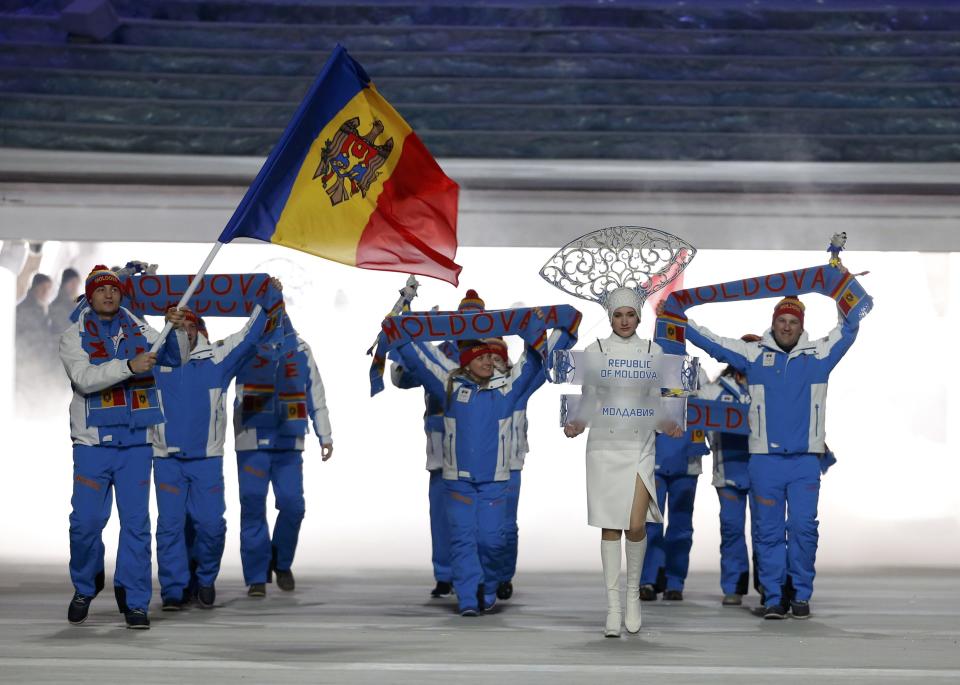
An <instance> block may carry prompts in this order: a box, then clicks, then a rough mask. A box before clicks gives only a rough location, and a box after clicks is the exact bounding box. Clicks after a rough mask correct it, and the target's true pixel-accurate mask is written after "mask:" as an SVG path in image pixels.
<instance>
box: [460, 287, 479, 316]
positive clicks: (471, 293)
mask: <svg viewBox="0 0 960 685" xmlns="http://www.w3.org/2000/svg"><path fill="white" fill-rule="evenodd" d="M484 307H485V304H484V302H483V300H481V299H480V296H479V295H477V291H476V290H473V289H472V288H471V289H470V290H468V291H467V294H466V295H464V297H463V299H462V300H460V306H459V307H457V311H458V312H471V311H477V312H482V311H483V309H484Z"/></svg>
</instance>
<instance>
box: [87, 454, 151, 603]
mask: <svg viewBox="0 0 960 685" xmlns="http://www.w3.org/2000/svg"><path fill="white" fill-rule="evenodd" d="M152 456H153V449H152V448H151V447H150V446H149V445H138V446H136V447H106V446H96V447H93V446H88V445H74V446H73V497H72V499H71V505H72V507H73V510H72V511H71V513H70V579H71V580H72V581H73V587H74V589H75V590H76V591H77V592H79V593H80V594H82V595H86V596H88V597H92V596H94V595H95V594H96V578H97V575H98V574H100V573H102V572H103V553H104V549H103V539H102V537H101V534H102V532H103V528H104V526H105V525H106V524H107V521H108V520H109V519H110V510H111V500H112V499H113V498H114V497H115V498H116V500H117V511H118V512H119V514H120V542H119V546H118V548H117V568H116V571H115V573H114V576H113V583H114V585H116V586H119V587H121V588H123V589H124V591H125V592H126V603H127V606H128V607H129V608H131V609H142V610H143V611H146V610H147V607H148V606H149V604H150V595H151V590H152V568H151V565H152V564H151V550H150V463H151V460H152Z"/></svg>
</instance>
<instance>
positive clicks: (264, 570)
mask: <svg viewBox="0 0 960 685" xmlns="http://www.w3.org/2000/svg"><path fill="white" fill-rule="evenodd" d="M237 474H238V475H237V479H238V481H239V483H240V561H241V563H242V564H243V580H244V582H245V583H246V584H247V585H253V584H255V583H265V582H267V575H268V573H269V570H270V561H271V559H274V563H275V565H276V566H275V568H277V569H279V570H281V571H289V570H290V567H291V566H293V557H294V555H295V554H296V551H297V541H298V540H299V538H300V524H301V522H302V521H303V517H304V514H305V512H306V503H305V501H304V498H303V453H302V452H300V451H299V450H242V451H239V452H237ZM271 484H272V485H273V497H274V501H275V505H276V508H277V512H278V513H277V520H276V522H275V523H274V526H273V537H272V539H271V537H270V529H269V527H268V525H267V488H268V486H270V485H271Z"/></svg>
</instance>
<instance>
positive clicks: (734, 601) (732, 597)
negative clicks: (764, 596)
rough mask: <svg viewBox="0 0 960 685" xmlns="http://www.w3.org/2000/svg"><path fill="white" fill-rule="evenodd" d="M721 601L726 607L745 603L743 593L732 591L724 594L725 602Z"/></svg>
mask: <svg viewBox="0 0 960 685" xmlns="http://www.w3.org/2000/svg"><path fill="white" fill-rule="evenodd" d="M721 603H722V604H723V606H725V607H738V606H740V605H741V604H743V595H739V594H737V593H735V592H731V593H730V594H729V595H724V596H723V602H721Z"/></svg>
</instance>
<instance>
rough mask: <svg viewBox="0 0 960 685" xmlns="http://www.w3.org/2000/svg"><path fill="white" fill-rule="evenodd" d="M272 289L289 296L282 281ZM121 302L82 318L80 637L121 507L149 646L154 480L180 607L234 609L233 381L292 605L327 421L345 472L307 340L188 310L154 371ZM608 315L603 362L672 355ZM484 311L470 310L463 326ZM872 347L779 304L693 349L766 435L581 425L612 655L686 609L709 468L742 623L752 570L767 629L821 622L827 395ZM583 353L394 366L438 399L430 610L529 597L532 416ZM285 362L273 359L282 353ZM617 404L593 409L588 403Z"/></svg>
mask: <svg viewBox="0 0 960 685" xmlns="http://www.w3.org/2000/svg"><path fill="white" fill-rule="evenodd" d="M274 286H275V287H276V288H277V289H280V288H281V285H280V283H279V282H278V281H275V280H274ZM122 300H123V294H122V289H121V282H120V280H119V278H118V276H117V275H116V274H115V273H114V272H113V271H111V270H109V269H107V268H105V267H103V266H97V267H95V268H94V269H93V270H92V271H91V273H90V274H89V275H88V276H87V278H86V282H85V293H84V302H85V306H84V307H82V308H80V309H79V315H78V317H77V320H76V323H75V324H72V325H71V326H70V327H69V328H68V329H67V330H66V331H64V332H63V334H62V336H61V339H60V357H61V360H62V361H63V364H64V367H65V369H66V371H67V375H68V376H69V378H70V382H71V385H72V387H73V391H74V395H73V399H72V402H71V406H70V420H71V437H72V440H73V463H74V478H73V499H72V507H73V510H72V513H71V516H70V575H71V579H72V581H73V585H74V596H73V598H72V599H71V601H70V605H69V609H68V619H69V621H70V622H71V623H74V624H80V623H83V622H84V620H86V618H87V614H88V611H89V608H90V603H91V601H92V600H93V599H94V598H95V597H96V596H97V594H98V593H99V592H100V591H101V590H102V589H103V587H104V584H105V574H104V546H103V542H102V539H101V533H102V530H103V528H104V526H105V525H106V522H107V520H108V519H109V517H110V514H111V510H112V503H113V499H116V501H117V509H118V512H119V517H120V541H119V546H118V552H117V566H116V571H115V573H114V577H113V585H114V591H115V596H116V600H117V605H118V608H119V610H120V612H121V613H123V615H124V618H125V621H126V625H127V626H128V627H130V628H141V629H142V628H148V627H149V625H150V620H149V614H148V609H149V604H150V600H151V593H152V573H151V569H152V557H151V552H152V540H151V525H150V517H149V499H150V491H151V487H150V482H151V472H152V476H153V482H154V484H155V491H156V501H157V508H158V520H157V527H156V549H157V562H158V576H159V583H160V594H161V608H162V610H164V611H179V610H181V609H183V608H185V606H187V605H188V604H194V605H196V606H199V607H201V608H212V607H213V606H214V605H215V601H216V591H215V581H216V579H217V575H218V573H219V569H220V560H221V556H222V553H223V547H224V538H225V533H226V524H225V521H224V511H225V499H224V486H223V483H224V481H223V455H224V439H225V433H226V426H227V420H226V407H225V404H226V394H227V389H228V387H229V385H230V384H231V383H232V382H234V380H235V379H236V396H237V399H236V402H235V406H234V416H233V424H234V436H235V441H236V450H237V468H238V478H239V484H240V504H241V557H242V562H243V574H244V580H245V584H246V585H247V587H248V590H247V594H248V595H249V596H250V597H253V598H257V597H263V596H265V594H266V585H267V583H268V582H270V581H271V580H272V579H273V577H274V576H275V577H276V583H277V586H278V587H279V588H280V589H281V590H284V591H292V590H294V588H295V582H294V578H293V573H292V570H291V567H292V564H293V559H294V553H295V550H296V546H297V541H298V535H299V529H300V523H301V521H302V519H303V516H304V511H305V505H304V496H303V476H302V463H303V461H302V451H303V449H304V435H305V432H306V430H307V420H308V418H309V420H312V422H313V426H314V431H315V434H316V436H317V438H319V440H320V443H321V445H322V454H323V458H324V460H326V459H327V458H329V457H330V456H331V455H332V451H333V442H332V431H331V428H330V422H329V418H328V413H327V408H326V401H325V397H324V389H323V383H322V380H321V379H320V374H319V372H318V370H317V367H316V364H315V362H314V360H313V357H312V355H311V354H310V348H309V346H308V345H307V344H306V343H305V342H304V341H303V340H301V339H300V338H299V337H298V336H296V334H290V335H286V336H283V340H282V341H281V342H279V343H278V342H276V331H275V330H274V328H275V325H276V323H275V317H271V316H270V313H269V312H267V311H265V310H264V309H263V307H261V306H259V305H258V306H256V307H254V309H253V311H252V313H251V315H250V317H249V319H248V320H247V322H246V324H245V325H244V326H243V328H242V329H241V330H240V331H238V332H237V333H234V334H233V335H230V336H228V337H227V338H226V339H224V340H221V341H217V342H211V341H210V340H208V338H207V335H206V330H205V327H204V323H203V319H202V318H200V317H198V316H197V315H196V314H194V313H193V312H191V311H189V310H186V309H184V310H180V309H175V308H172V309H170V310H168V311H167V313H166V317H165V318H166V321H167V322H168V323H169V324H170V326H171V330H170V332H169V333H168V334H167V335H166V337H165V338H164V339H163V340H162V341H160V342H159V348H158V350H157V352H151V351H150V348H151V346H152V345H153V344H154V343H155V342H158V340H159V335H160V334H158V333H157V332H156V331H155V330H153V329H152V328H151V327H150V326H149V325H147V324H146V323H145V322H144V321H143V320H142V319H140V318H138V317H137V316H135V315H134V314H133V313H132V312H131V311H130V310H129V309H128V308H126V307H124V306H123V303H122ZM602 304H603V306H604V308H605V309H606V313H607V315H608V318H609V322H610V326H611V332H610V335H609V336H607V337H605V338H602V339H598V340H596V341H594V342H592V343H591V344H590V345H589V346H588V347H587V352H588V353H589V352H591V351H594V350H596V351H600V352H603V353H605V354H614V355H616V354H623V355H631V354H656V353H659V352H661V349H660V347H659V346H658V345H657V344H656V343H655V342H653V341H649V340H644V339H642V338H640V337H639V336H637V334H636V330H637V327H638V324H639V321H640V315H641V311H642V308H643V304H644V298H643V296H642V295H641V294H640V293H638V292H637V291H636V290H634V289H631V288H622V287H621V288H616V289H614V290H612V291H610V292H607V293H605V294H604V297H603V299H602ZM484 307H485V304H484V302H483V300H482V299H481V298H480V297H479V296H478V294H477V293H476V292H475V291H472V290H471V291H468V292H467V294H466V296H465V297H464V298H463V300H462V301H461V303H460V305H459V311H460V312H463V313H469V312H476V311H482V310H483V309H484ZM857 330H858V321H854V320H847V319H845V318H843V317H840V323H839V324H838V326H837V328H836V329H834V330H833V331H832V332H831V333H830V334H829V335H827V336H826V337H825V338H822V339H819V340H811V339H809V337H808V336H807V333H806V332H805V330H804V305H803V304H802V303H801V302H800V301H799V300H798V299H797V298H795V297H787V298H784V299H782V300H781V301H779V302H778V303H777V304H776V306H775V307H774V310H773V314H772V317H771V321H770V323H769V328H768V329H767V330H766V331H765V332H764V333H763V334H762V335H745V336H743V337H742V338H741V337H736V338H724V337H720V336H718V335H716V334H714V333H712V332H711V331H709V330H707V329H705V328H702V327H700V326H698V325H697V324H696V323H694V322H693V321H689V322H688V325H687V341H688V342H690V343H692V344H694V345H696V346H697V347H699V348H700V349H702V350H704V351H705V352H706V353H707V354H709V355H711V356H712V357H714V358H715V359H717V360H719V361H721V362H724V363H725V364H727V367H726V369H725V370H724V371H723V372H722V373H721V375H720V376H719V377H718V378H716V379H714V380H712V381H710V380H709V379H703V381H702V383H701V387H700V390H699V391H698V392H699V394H700V395H701V396H702V397H704V398H706V399H720V400H726V401H732V402H738V403H741V404H746V405H749V406H750V434H749V436H746V435H734V434H727V433H713V434H709V435H707V436H706V438H705V439H704V438H703V436H702V435H701V434H699V433H695V432H693V431H684V430H683V429H682V428H681V427H680V426H679V425H678V424H676V423H670V422H661V423H660V424H658V425H657V426H656V429H649V430H647V429H642V428H637V427H636V424H633V423H630V422H624V423H623V424H622V425H621V426H619V427H618V426H617V425H613V426H612V427H609V428H607V427H605V428H604V429H603V430H599V429H596V428H592V429H591V428H590V426H589V425H588V422H586V421H582V420H579V419H577V420H570V421H569V422H568V423H567V424H566V425H565V426H564V427H563V431H564V433H565V435H566V436H567V437H569V438H576V437H577V436H579V435H581V434H582V433H584V432H588V437H587V444H586V475H587V479H586V483H587V505H588V507H587V508H588V523H589V525H591V526H595V527H598V528H600V529H601V561H602V568H603V575H604V584H605V588H606V604H607V615H606V622H605V628H604V634H605V635H607V636H608V637H618V636H620V635H621V630H622V628H623V627H625V628H626V630H627V631H628V632H630V633H636V632H637V631H639V630H640V627H641V610H640V603H641V601H644V600H647V601H651V600H655V599H656V598H657V596H658V595H659V594H661V593H662V597H663V599H666V600H672V601H679V600H682V598H683V594H682V593H683V584H684V580H685V577H686V573H687V566H688V558H689V551H690V546H691V543H692V513H693V501H694V493H695V490H696V481H697V476H698V474H699V473H700V471H701V465H700V462H701V458H702V456H703V455H704V454H707V453H708V452H711V451H712V453H713V459H714V468H713V475H714V479H713V485H714V486H715V487H716V489H717V493H718V496H719V501H720V519H721V538H722V542H721V588H722V593H723V599H722V602H723V604H724V605H740V604H741V603H742V599H741V598H742V596H743V595H744V594H746V593H747V586H748V584H749V576H750V565H751V562H750V556H751V555H750V551H749V550H750V549H752V556H753V563H754V576H755V586H756V587H757V589H758V590H759V592H760V596H761V606H760V607H759V610H758V612H757V613H759V614H760V615H762V616H763V618H765V619H779V618H783V617H785V616H787V615H792V616H793V617H795V618H807V617H808V616H809V615H810V598H811V596H812V593H813V579H814V563H815V557H816V549H817V540H818V536H817V525H818V523H817V501H818V497H819V484H820V476H821V473H822V472H823V471H825V469H826V467H827V466H829V463H830V460H831V458H832V455H830V453H829V450H828V449H827V447H826V444H825V442H824V430H823V428H824V423H825V407H826V404H825V399H826V385H827V377H828V376H829V374H830V371H831V370H832V369H833V367H834V366H835V365H836V363H837V362H838V361H839V359H840V358H841V357H842V356H843V355H844V354H845V352H846V351H847V349H849V347H850V345H851V344H852V342H853V340H854V339H855V338H856V334H857ZM267 341H272V342H270V344H269V345H268V344H267ZM575 343H576V337H575V335H573V334H571V333H569V332H568V331H566V330H561V329H557V330H555V331H554V332H553V333H552V334H551V335H550V337H549V339H548V340H547V342H546V347H547V350H546V354H544V352H543V350H536V349H533V348H530V347H527V348H526V349H525V350H524V352H523V353H522V354H521V356H520V357H519V358H518V359H516V360H511V359H510V356H509V354H508V350H507V345H506V343H505V342H504V340H503V339H502V338H487V339H479V340H460V341H447V342H445V343H443V344H438V345H431V344H428V343H422V342H408V343H407V344H403V345H401V346H399V347H398V348H397V349H396V353H395V355H394V356H393V362H394V363H393V366H392V368H391V379H392V381H393V383H394V385H396V386H397V387H399V388H405V389H410V388H422V389H423V391H424V396H425V403H426V410H425V413H424V429H425V432H426V434H427V450H426V451H427V469H428V471H429V474H430V475H429V488H428V491H429V503H430V524H431V538H432V551H433V554H432V558H433V571H434V579H435V581H436V585H435V587H434V589H433V591H432V593H431V594H432V596H434V597H438V598H439V597H445V596H449V595H451V594H455V595H456V599H457V604H458V609H459V612H460V614H461V615H462V616H465V617H473V616H478V615H481V614H483V613H486V612H490V611H494V610H495V607H496V606H497V603H498V601H504V600H509V599H510V598H511V596H512V595H513V592H514V589H513V576H514V573H515V570H516V564H517V543H518V527H517V510H518V502H519V495H520V485H521V474H522V469H523V465H524V458H525V456H526V453H527V450H528V446H527V439H526V435H527V419H526V407H527V402H528V400H529V398H530V397H531V395H532V394H533V393H534V392H535V391H536V390H537V389H538V388H539V387H541V386H542V385H543V383H544V382H545V380H546V373H545V368H544V367H545V366H547V365H549V364H550V360H551V359H552V358H553V357H552V354H551V353H552V352H553V351H554V350H562V349H568V348H570V347H572V346H573V345H574V344H575ZM271 346H272V349H273V353H272V354H265V353H264V352H263V350H264V349H268V348H271ZM278 359H282V360H283V362H282V363H280V362H278V361H277V360H278ZM252 368H257V369H258V370H257V372H256V373H253V372H252V371H251V369H252ZM271 374H272V375H271ZM271 381H272V382H271ZM604 392H605V389H604V388H602V387H598V388H589V389H588V388H585V389H584V393H585V395H587V396H589V394H590V393H596V394H598V395H600V396H602V395H603V393H604ZM601 399H602V397H601ZM270 485H272V486H273V490H274V495H275V498H276V503H277V508H278V510H279V513H278V516H277V520H276V523H275V525H274V530H273V533H272V535H271V534H270V531H269V528H268V524H267V520H266V495H267V490H268V487H269V486H270ZM747 509H749V510H750V516H751V535H750V543H749V545H748V543H747V536H746V535H745V532H744V531H745V520H746V510H747ZM664 512H666V513H667V520H668V525H667V526H666V530H665V531H664V525H663V523H664ZM623 538H626V540H625V542H622V539H623ZM748 548H749V549H748ZM624 556H625V557H626V588H625V590H626V601H625V602H624V601H622V600H623V597H622V592H623V591H622V589H621V567H622V565H623V557H624Z"/></svg>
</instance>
